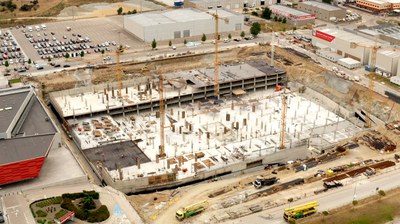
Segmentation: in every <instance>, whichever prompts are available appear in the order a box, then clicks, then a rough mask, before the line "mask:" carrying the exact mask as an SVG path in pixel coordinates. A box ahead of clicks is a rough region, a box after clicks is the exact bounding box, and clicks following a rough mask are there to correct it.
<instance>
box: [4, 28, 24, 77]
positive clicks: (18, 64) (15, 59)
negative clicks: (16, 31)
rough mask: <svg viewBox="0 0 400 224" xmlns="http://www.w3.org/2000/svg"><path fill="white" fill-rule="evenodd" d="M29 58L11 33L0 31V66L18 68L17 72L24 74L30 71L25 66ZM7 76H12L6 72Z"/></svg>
mask: <svg viewBox="0 0 400 224" xmlns="http://www.w3.org/2000/svg"><path fill="white" fill-rule="evenodd" d="M27 60H28V59H27V57H26V55H25V54H24V52H23V51H22V49H21V47H20V46H19V45H18V43H17V42H16V41H15V39H14V37H13V36H12V34H11V33H10V32H9V31H4V30H1V31H0V66H2V65H3V66H5V65H6V64H7V63H8V66H11V67H14V68H16V70H18V71H21V72H24V71H26V70H27V69H28V67H25V66H24V64H25V62H27ZM5 75H10V73H9V72H6V73H5Z"/></svg>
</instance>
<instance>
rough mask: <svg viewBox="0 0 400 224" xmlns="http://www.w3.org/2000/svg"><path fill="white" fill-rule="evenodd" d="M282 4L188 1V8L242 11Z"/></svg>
mask: <svg viewBox="0 0 400 224" xmlns="http://www.w3.org/2000/svg"><path fill="white" fill-rule="evenodd" d="M277 2H278V3H280V0H221V1H215V0H186V1H185V5H186V7H192V8H197V9H201V10H209V9H217V8H223V9H240V8H246V7H248V8H254V7H265V6H270V5H274V4H276V3H277Z"/></svg>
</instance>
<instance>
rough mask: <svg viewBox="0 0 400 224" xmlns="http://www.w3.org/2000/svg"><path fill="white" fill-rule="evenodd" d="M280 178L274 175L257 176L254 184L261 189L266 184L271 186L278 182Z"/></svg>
mask: <svg viewBox="0 0 400 224" xmlns="http://www.w3.org/2000/svg"><path fill="white" fill-rule="evenodd" d="M278 180H279V178H276V177H272V178H263V177H257V178H256V180H255V181H253V185H254V187H255V188H257V189H260V188H262V187H264V186H270V185H273V184H275V183H276V182H278Z"/></svg>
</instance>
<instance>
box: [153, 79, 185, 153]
mask: <svg viewBox="0 0 400 224" xmlns="http://www.w3.org/2000/svg"><path fill="white" fill-rule="evenodd" d="M158 80H159V86H158V90H159V94H160V96H159V98H160V103H159V107H160V108H159V110H160V148H159V154H158V156H159V158H165V156H166V153H165V132H164V128H165V99H164V81H165V80H166V81H168V82H169V83H171V84H172V83H173V82H177V83H180V84H181V86H178V87H177V88H178V89H179V91H180V89H182V88H184V87H186V81H185V80H183V79H177V78H174V79H171V78H164V76H163V75H162V73H161V72H160V75H159V76H158Z"/></svg>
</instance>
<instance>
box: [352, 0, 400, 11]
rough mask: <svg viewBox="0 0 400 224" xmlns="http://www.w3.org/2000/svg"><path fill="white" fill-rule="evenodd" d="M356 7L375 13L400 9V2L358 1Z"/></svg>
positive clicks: (387, 0) (396, 0)
mask: <svg viewBox="0 0 400 224" xmlns="http://www.w3.org/2000/svg"><path fill="white" fill-rule="evenodd" d="M356 5H357V6H358V7H360V8H365V9H368V10H371V11H374V12H384V11H392V10H398V9H400V0H357V1H356Z"/></svg>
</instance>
